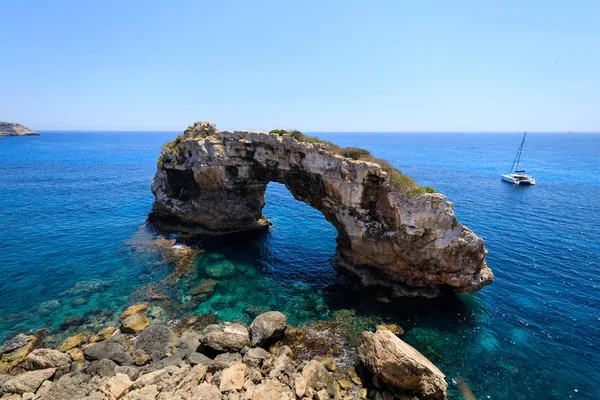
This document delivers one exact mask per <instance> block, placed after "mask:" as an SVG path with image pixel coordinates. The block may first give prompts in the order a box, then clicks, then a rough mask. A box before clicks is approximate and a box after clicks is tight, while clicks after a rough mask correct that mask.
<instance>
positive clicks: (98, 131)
mask: <svg viewBox="0 0 600 400" xmlns="http://www.w3.org/2000/svg"><path fill="white" fill-rule="evenodd" d="M223 131H229V132H235V131H248V132H266V133H268V131H266V130H260V129H223ZM35 132H81V133H101V132H123V133H128V132H131V133H143V132H147V133H177V132H182V133H183V132H184V130H162V129H161V130H143V129H142V130H140V129H110V130H104V129H39V130H35ZM301 132H302V133H309V134H311V133H316V134H318V133H325V134H328V133H351V134H360V133H385V134H390V133H392V134H393V133H400V134H403V133H483V134H488V133H500V134H513V133H519V134H520V133H523V132H527V133H542V134H561V133H562V134H571V133H573V134H590V133H600V131H516V130H515V131H493V130H490V131H488V130H486V131H456V130H453V131H315V130H306V131H301Z"/></svg>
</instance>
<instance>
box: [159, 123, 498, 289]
mask: <svg viewBox="0 0 600 400" xmlns="http://www.w3.org/2000/svg"><path fill="white" fill-rule="evenodd" d="M269 182H280V183H283V184H285V185H286V187H287V188H288V189H289V191H290V192H291V193H292V195H293V196H294V197H295V198H296V199H297V200H300V201H303V202H305V203H307V204H309V205H310V206H312V207H314V208H316V209H318V210H319V211H321V212H322V213H323V215H324V216H325V218H326V219H327V220H328V221H329V222H330V223H331V224H332V225H333V226H335V228H336V229H337V232H338V237H337V239H336V240H337V260H338V265H340V266H341V267H343V268H345V269H347V270H348V271H349V272H351V273H352V274H354V275H356V276H357V277H359V278H360V280H361V282H362V283H363V284H364V285H366V286H384V287H388V288H390V289H392V290H391V291H392V292H393V293H392V294H397V295H402V294H424V295H427V294H436V293H437V292H438V291H437V289H440V288H441V287H443V286H450V287H452V288H454V289H455V290H456V291H458V292H462V293H472V292H475V291H477V290H479V289H481V288H482V287H483V286H485V285H487V284H489V283H491V282H492V281H493V274H492V272H491V270H490V269H489V268H488V267H487V265H486V262H485V256H486V254H487V251H486V249H485V246H484V241H483V240H482V239H481V238H479V237H478V236H476V235H475V234H474V233H473V232H472V231H470V230H469V229H468V228H466V227H464V226H463V225H461V224H460V223H459V222H458V221H457V220H456V218H455V217H454V211H453V208H454V205H453V204H452V203H450V202H448V201H446V197H445V196H444V195H442V194H437V193H433V194H431V193H423V194H420V193H415V194H407V193H401V191H400V190H398V189H396V188H395V186H394V185H393V184H392V182H391V180H390V178H389V176H388V174H387V173H386V172H385V171H384V170H383V169H382V168H381V167H380V166H379V165H378V164H375V163H372V162H366V161H356V160H353V159H350V158H346V157H343V156H340V155H337V154H335V153H333V152H332V151H329V150H328V146H327V145H326V144H324V143H308V142H300V141H298V140H296V139H294V138H292V137H291V136H286V135H283V136H280V135H277V134H269V133H265V132H251V131H235V132H228V131H218V130H217V129H216V128H215V126H214V125H213V124H210V123H208V122H202V123H200V122H197V123H196V124H194V125H192V126H190V127H189V128H188V129H187V130H186V133H185V134H184V135H183V136H180V137H179V138H177V139H176V140H175V141H173V142H171V143H169V144H167V145H166V146H165V148H163V152H162V155H161V157H160V158H159V162H158V171H157V173H156V175H155V177H154V179H153V181H152V192H153V193H154V196H155V201H154V204H153V206H152V213H151V214H150V216H149V219H150V221H152V222H154V223H155V224H157V225H158V226H159V227H162V228H166V229H173V230H177V231H182V232H187V233H197V234H208V235H221V234H226V233H231V232H237V231H250V230H259V229H265V228H268V226H269V225H270V223H269V221H268V220H267V219H266V218H265V217H264V216H263V215H262V213H261V211H262V208H263V206H264V205H265V190H266V187H267V184H268V183H269ZM408 288H412V290H410V293H407V289H408ZM415 289H416V290H415Z"/></svg>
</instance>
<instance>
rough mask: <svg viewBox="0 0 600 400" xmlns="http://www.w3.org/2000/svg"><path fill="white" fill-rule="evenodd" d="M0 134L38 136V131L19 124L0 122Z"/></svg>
mask: <svg viewBox="0 0 600 400" xmlns="http://www.w3.org/2000/svg"><path fill="white" fill-rule="evenodd" d="M0 136H39V133H37V132H36V131H33V130H31V129H29V128H27V127H25V126H23V125H21V124H15V123H11V122H0Z"/></svg>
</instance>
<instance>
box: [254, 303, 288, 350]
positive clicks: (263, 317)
mask: <svg viewBox="0 0 600 400" xmlns="http://www.w3.org/2000/svg"><path fill="white" fill-rule="evenodd" d="M286 328H287V321H286V318H285V315H283V314H282V313H280V312H279V311H269V312H266V313H264V314H260V315H259V316H258V317H256V318H255V319H254V321H253V322H252V324H250V343H251V344H252V346H260V347H263V346H267V345H270V344H272V343H274V342H275V341H277V340H278V339H280V338H281V337H282V336H283V335H284V334H285V329H286Z"/></svg>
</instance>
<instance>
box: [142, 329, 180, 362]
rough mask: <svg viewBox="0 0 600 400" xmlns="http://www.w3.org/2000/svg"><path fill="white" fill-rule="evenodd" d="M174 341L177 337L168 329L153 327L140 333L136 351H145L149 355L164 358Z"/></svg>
mask: <svg viewBox="0 0 600 400" xmlns="http://www.w3.org/2000/svg"><path fill="white" fill-rule="evenodd" d="M174 341H175V335H174V334H173V331H171V330H170V329H169V328H168V327H166V326H163V325H151V326H149V327H147V328H146V329H144V330H143V331H142V333H140V335H139V336H138V338H137V340H136V342H135V349H136V350H144V351H145V352H146V353H147V354H157V353H158V354H159V355H160V357H164V356H165V355H166V354H167V352H168V351H169V349H170V348H171V346H173V344H174ZM153 357H154V356H153Z"/></svg>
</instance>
